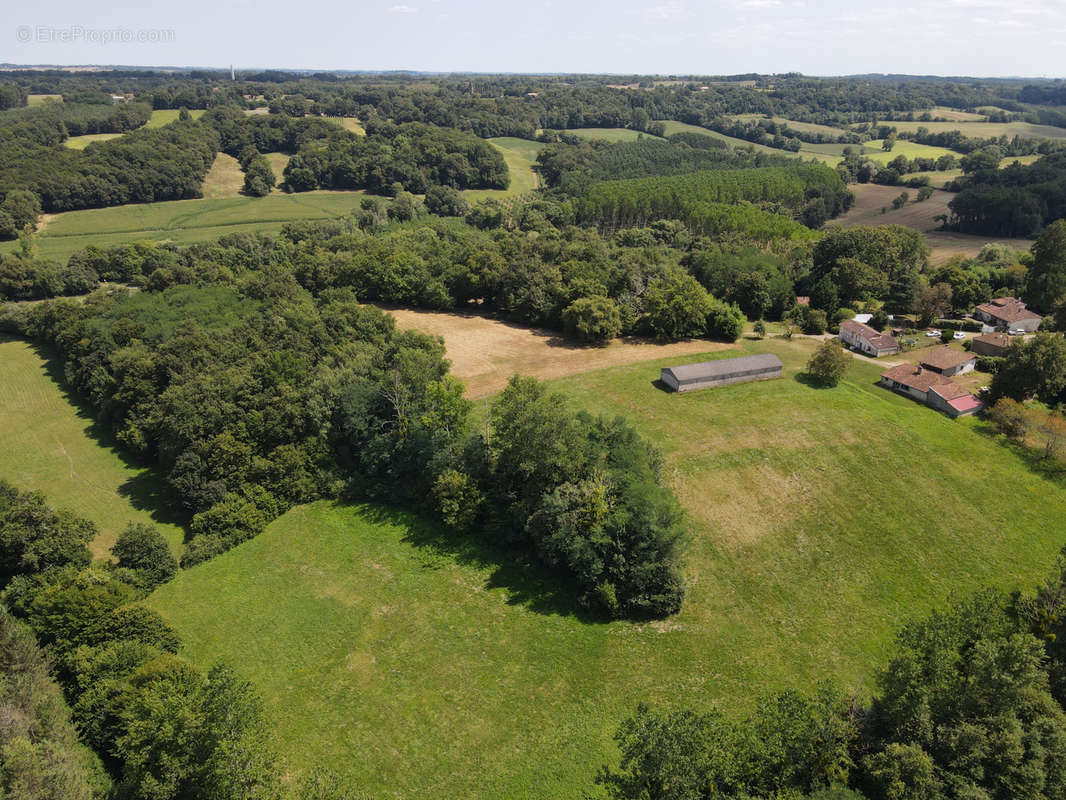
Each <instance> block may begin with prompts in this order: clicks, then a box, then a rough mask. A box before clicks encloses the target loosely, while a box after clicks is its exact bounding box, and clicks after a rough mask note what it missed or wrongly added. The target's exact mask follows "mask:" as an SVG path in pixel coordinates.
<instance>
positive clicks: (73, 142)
mask: <svg viewBox="0 0 1066 800" xmlns="http://www.w3.org/2000/svg"><path fill="white" fill-rule="evenodd" d="M124 135H125V134H122V133H87V134H85V135H84V136H68V137H67V138H66V140H64V142H63V145H64V146H65V147H69V148H70V149H71V150H84V149H85V148H86V147H88V146H89V145H90V144H92V143H93V142H106V141H108V140H109V139H118V138H120V137H122V136H124Z"/></svg>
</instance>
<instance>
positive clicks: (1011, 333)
mask: <svg viewBox="0 0 1066 800" xmlns="http://www.w3.org/2000/svg"><path fill="white" fill-rule="evenodd" d="M1025 333H1026V331H1025V330H1024V329H1022V328H1011V329H1010V330H1009V331H1007V335H1008V336H1022V335H1024V334H1025Z"/></svg>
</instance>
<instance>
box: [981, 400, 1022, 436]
mask: <svg viewBox="0 0 1066 800" xmlns="http://www.w3.org/2000/svg"><path fill="white" fill-rule="evenodd" d="M985 413H986V416H987V417H988V421H989V422H991V423H992V426H993V427H994V428H995V429H996V430H997V431H998V432H999V433H1002V434H1003V435H1004V436H1006V437H1007V438H1008V439H1024V438H1025V436H1026V434H1027V433H1028V432H1029V427H1030V426H1029V415H1028V414H1027V413H1026V409H1025V406H1023V405H1022V404H1021V403H1019V402H1018V401H1017V400H1012V399H1011V398H1009V397H1001V398H999V400H997V401H996V403H995V405H993V406H992V407H991V408H990V409H988V411H987V412H985Z"/></svg>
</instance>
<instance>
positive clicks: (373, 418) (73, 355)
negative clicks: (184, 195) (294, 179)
mask: <svg viewBox="0 0 1066 800" xmlns="http://www.w3.org/2000/svg"><path fill="white" fill-rule="evenodd" d="M208 269H217V270H219V273H218V274H219V276H220V277H223V275H222V272H221V270H222V268H220V267H218V266H217V265H210V266H209V267H208ZM206 274H207V273H206V271H205V272H204V273H201V275H200V279H201V280H202V279H203V278H204V277H205V276H206ZM232 274H233V273H232V272H231V273H230V275H232ZM697 288H698V285H697ZM701 291H702V290H701ZM704 302H707V301H706V300H704ZM709 312H710V309H708V308H700V309H699V313H701V314H702V315H703V316H702V317H701V318H700V324H701V325H706V324H707V322H706V315H707V314H708V313H709ZM15 324H16V327H17V328H18V329H20V330H21V331H22V332H23V333H25V334H30V335H33V336H34V337H36V338H37V339H38V340H40V341H42V342H44V343H46V344H47V345H49V346H50V347H52V348H54V349H55V350H56V352H57V354H58V355H59V357H61V358H62V359H63V361H64V363H65V367H64V370H65V374H66V376H67V379H68V381H69V383H70V385H71V387H72V388H73V389H74V390H75V391H77V392H78V393H79V394H80V395H81V396H83V397H85V398H86V399H87V400H88V401H89V403H90V404H91V405H92V406H93V407H94V408H95V409H96V411H97V414H98V417H99V420H100V422H101V423H102V424H105V425H107V426H108V427H109V428H110V430H111V431H112V432H113V433H114V435H115V437H116V439H117V440H118V441H119V442H120V443H121V444H122V445H123V446H124V447H126V448H127V449H128V450H130V451H131V452H132V453H133V454H134V455H135V456H138V457H141V458H144V459H147V460H150V461H151V462H152V463H155V464H156V465H157V466H158V468H159V469H160V471H161V472H162V473H163V474H164V475H165V476H166V480H167V484H168V486H169V489H170V492H171V494H172V497H173V500H174V502H175V504H176V506H177V507H179V508H182V509H184V510H185V511H186V512H187V513H188V514H189V516H190V519H191V521H190V525H189V529H190V532H191V534H192V538H191V539H190V541H189V543H188V546H187V548H186V550H185V554H184V556H183V559H182V563H183V565H186V566H191V565H193V564H196V563H199V562H201V561H203V560H205V559H208V558H211V557H213V556H214V555H216V554H218V553H220V552H223V551H225V550H227V549H229V548H231V547H233V546H235V545H237V544H239V543H240V542H241V541H244V540H245V539H247V538H250V537H252V536H255V535H257V534H258V533H259V532H260V531H262V529H263V528H264V527H265V525H266V524H267V523H269V522H270V521H271V520H272V519H274V518H275V517H276V516H278V515H279V514H281V513H283V512H284V511H285V510H286V509H288V508H289V507H291V506H292V505H294V504H297V503H303V502H308V501H311V500H314V499H317V498H322V497H357V498H372V499H376V500H379V501H383V502H391V503H397V504H402V505H406V506H412V507H415V508H418V509H420V510H423V511H425V512H426V513H429V514H431V515H435V516H437V517H438V518H440V519H442V520H443V521H444V522H445V524H447V525H448V526H449V527H451V528H453V529H456V530H460V531H463V532H466V531H469V530H478V531H483V532H484V533H483V535H484V536H485V537H486V541H487V543H488V545H489V546H491V547H497V548H500V550H501V551H503V550H505V549H507V548H514V547H520V548H523V549H525V550H527V551H528V552H530V553H531V554H532V555H533V556H534V557H535V559H536V560H537V561H539V562H541V563H543V564H544V565H546V566H547V567H548V568H549V570H550V571H552V572H553V574H554V575H555V576H556V577H557V579H558V582H559V585H560V587H562V588H565V589H566V590H567V591H571V592H572V593H573V595H574V597H575V598H576V600H577V601H578V602H580V603H581V604H582V605H584V606H587V607H588V608H590V609H592V610H593V611H594V612H595V613H598V614H607V615H609V616H622V617H648V616H651V617H658V616H665V615H668V614H672V613H675V612H676V611H677V610H678V609H679V607H680V604H681V599H682V596H683V586H682V583H681V579H680V573H679V571H678V570H679V568H678V558H679V556H678V540H679V538H680V534H681V522H682V521H681V515H680V511H679V510H678V506H677V504H676V501H675V500H674V499H673V496H672V494H671V493H670V492H669V490H667V489H666V488H664V487H663V485H662V476H661V459H660V457H659V456H658V455H657V453H656V452H655V451H654V449H652V448H651V447H650V446H649V445H648V444H647V443H645V442H643V441H642V440H641V439H640V437H639V436H638V435H637V434H636V432H635V431H634V430H633V429H632V428H631V427H630V426H628V425H627V424H626V423H625V422H624V421H622V420H611V421H608V420H603V419H598V418H593V417H590V416H588V415H583V414H575V413H573V412H571V411H568V410H567V409H566V407H565V402H564V401H563V399H562V398H561V397H560V396H558V395H549V394H547V393H546V392H545V390H544V388H543V387H542V386H541V385H540V384H538V383H536V382H535V381H518V380H516V381H515V382H513V385H512V387H511V388H510V389H509V390H508V391H507V392H505V393H504V394H503V395H501V397H500V398H499V399H498V400H497V401H496V402H495V403H494V405H493V410H492V426H491V433H490V434H489V435H488V436H487V437H485V438H482V436H481V435H480V434H477V433H475V432H474V431H473V430H472V429H471V427H470V423H469V410H470V404H469V403H468V401H466V400H465V399H464V398H463V388H462V385H461V384H460V383H459V382H458V381H456V380H455V379H454V378H451V377H450V376H448V374H447V362H446V361H445V360H444V348H443V344H442V342H441V341H440V340H439V339H433V338H430V337H427V336H423V335H421V334H417V333H414V332H411V331H398V330H396V328H395V323H394V321H393V319H392V318H391V317H390V316H388V315H386V314H384V313H382V312H380V311H378V310H377V309H374V308H372V307H367V306H363V305H361V304H360V303H359V302H357V300H356V295H355V293H354V292H352V290H351V289H350V288H334V289H326V290H324V291H322V292H320V293H319V295H318V297H312V296H311V295H310V294H309V293H307V292H306V291H304V290H303V289H302V288H301V287H300V286H299V284H298V283H297V282H296V279H295V277H294V276H293V274H292V273H291V272H288V271H285V270H281V269H277V268H274V267H272V266H271V265H270V264H269V263H268V264H266V265H264V266H263V267H262V268H261V269H254V270H252V269H249V270H245V271H242V273H241V274H240V275H239V276H238V277H237V280H236V283H235V284H234V285H233V286H232V287H230V286H220V285H205V286H192V285H184V286H175V287H172V288H168V289H164V290H162V291H151V290H150V291H146V292H141V293H138V294H134V295H128V294H125V293H118V294H111V295H101V294H98V295H93V296H91V297H90V298H89V299H88V300H87V301H86V302H85V303H82V304H74V303H67V302H61V303H53V304H45V305H41V306H38V307H35V308H33V309H29V310H26V311H25V312H24V313H22V315H21V316H20V317H19V318H18V319H17V321H16V322H15ZM535 441H536V442H540V443H541V445H540V446H539V447H537V448H533V447H531V444H530V443H531V442H535ZM556 441H557V442H558V446H556V444H555V443H554V442H556Z"/></svg>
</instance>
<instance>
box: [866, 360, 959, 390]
mask: <svg viewBox="0 0 1066 800" xmlns="http://www.w3.org/2000/svg"><path fill="white" fill-rule="evenodd" d="M881 377H882V378H887V379H888V380H890V381H895V382H896V383H902V384H903V385H904V386H909V387H910V388H911V389H917V390H918V391H921V392H928V391H929V389H930V388H931V387H933V386H936V385H937V384H940V383H951V381H949V380H948V379H947V378H945V377H944V376H943V375H941V374H940V373H939V372H933V371H932V370H930V369H922V368H921V367H919V366H917V365H915V364H900V365H898V366H895V367H892V368H891V369H886V370H885V371H884V372H882V373H881Z"/></svg>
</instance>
